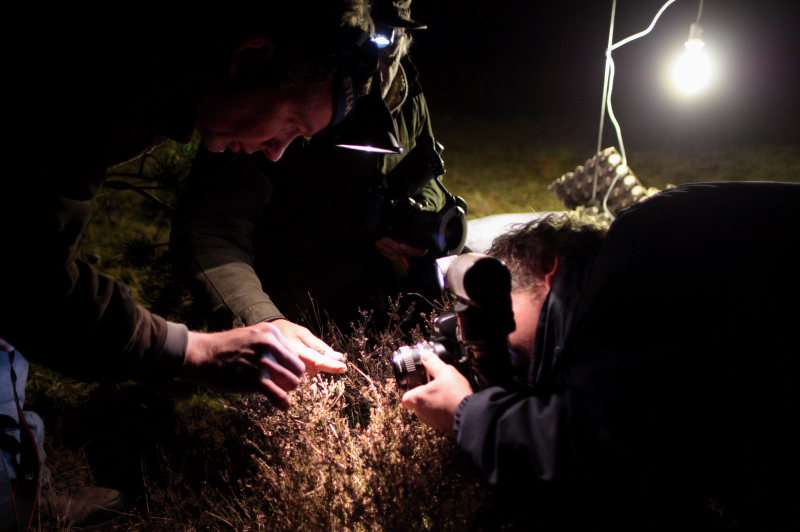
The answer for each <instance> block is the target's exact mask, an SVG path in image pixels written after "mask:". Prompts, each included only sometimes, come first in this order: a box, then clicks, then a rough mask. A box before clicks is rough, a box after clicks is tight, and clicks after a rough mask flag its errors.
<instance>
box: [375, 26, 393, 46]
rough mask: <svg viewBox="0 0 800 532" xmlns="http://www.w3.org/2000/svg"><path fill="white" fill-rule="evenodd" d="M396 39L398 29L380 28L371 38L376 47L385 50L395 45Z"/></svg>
mask: <svg viewBox="0 0 800 532" xmlns="http://www.w3.org/2000/svg"><path fill="white" fill-rule="evenodd" d="M396 37H397V28H388V27H378V28H376V29H375V35H373V36H372V37H370V40H371V41H372V43H373V44H374V45H375V46H376V47H378V48H379V49H383V48H388V47H389V46H391V45H393V44H394V40H395V38H396Z"/></svg>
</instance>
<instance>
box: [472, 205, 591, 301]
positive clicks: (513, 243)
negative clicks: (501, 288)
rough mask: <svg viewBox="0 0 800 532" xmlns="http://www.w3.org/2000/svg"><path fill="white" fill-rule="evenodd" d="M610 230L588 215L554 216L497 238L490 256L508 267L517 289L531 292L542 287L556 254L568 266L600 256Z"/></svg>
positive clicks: (560, 213) (518, 226)
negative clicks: (550, 262) (530, 290)
mask: <svg viewBox="0 0 800 532" xmlns="http://www.w3.org/2000/svg"><path fill="white" fill-rule="evenodd" d="M606 230H607V227H606V226H605V225H604V224H603V223H602V222H599V221H597V219H595V218H592V217H589V216H586V215H581V214H576V213H573V212H558V213H550V214H546V215H544V216H543V217H541V218H537V219H535V220H532V221H531V222H528V223H527V224H520V225H517V226H515V227H514V228H512V229H511V230H510V231H509V232H507V233H505V234H503V235H500V236H499V237H497V238H495V239H494V241H493V242H492V247H491V248H490V249H489V251H488V252H487V253H488V254H489V255H491V256H493V257H497V258H498V259H500V260H502V261H503V262H505V263H506V265H508V268H509V269H510V270H511V280H512V281H511V282H512V289H513V290H527V289H531V288H535V287H536V286H538V285H539V283H540V281H541V280H542V278H544V275H545V273H547V262H548V261H549V260H550V257H552V256H553V255H555V256H557V257H558V258H559V261H560V262H561V263H562V264H568V263H570V262H573V261H579V260H582V259H584V258H588V257H590V256H593V255H594V254H596V253H597V251H598V250H599V249H600V247H601V246H602V245H603V241H604V240H605V234H606Z"/></svg>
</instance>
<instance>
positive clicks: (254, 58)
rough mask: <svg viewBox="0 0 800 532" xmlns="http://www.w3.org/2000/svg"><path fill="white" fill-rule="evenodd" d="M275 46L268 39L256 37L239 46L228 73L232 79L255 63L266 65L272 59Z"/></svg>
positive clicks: (234, 53)
mask: <svg viewBox="0 0 800 532" xmlns="http://www.w3.org/2000/svg"><path fill="white" fill-rule="evenodd" d="M274 51H275V45H274V44H272V41H270V40H269V39H267V38H266V37H256V38H254V39H250V40H249V41H247V42H245V43H243V44H242V45H241V46H239V47H238V48H237V49H236V51H235V52H233V57H232V58H231V66H230V68H229V69H228V73H229V74H230V75H231V76H232V77H234V78H235V77H237V76H238V75H239V72H240V71H241V70H242V69H244V70H245V71H246V70H249V68H248V67H250V66H251V65H253V64H255V63H264V62H266V61H269V60H270V59H271V58H272V54H273V52H274Z"/></svg>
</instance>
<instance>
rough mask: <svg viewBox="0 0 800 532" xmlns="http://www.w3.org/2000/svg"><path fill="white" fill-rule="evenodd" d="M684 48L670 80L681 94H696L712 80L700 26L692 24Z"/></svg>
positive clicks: (709, 62)
mask: <svg viewBox="0 0 800 532" xmlns="http://www.w3.org/2000/svg"><path fill="white" fill-rule="evenodd" d="M685 48H686V49H685V50H684V52H683V55H682V56H681V57H680V58H679V59H678V60H677V61H676V62H675V65H674V67H673V69H672V79H673V82H674V83H675V86H676V87H677V88H678V90H679V91H680V92H682V93H683V94H687V95H691V94H697V93H699V92H701V91H702V90H703V89H705V88H706V87H708V85H709V84H710V83H711V78H712V75H711V71H712V68H711V61H710V60H709V58H708V54H706V51H705V42H703V27H702V26H700V24H696V23H695V24H692V26H691V29H690V30H689V40H687V41H686V44H685Z"/></svg>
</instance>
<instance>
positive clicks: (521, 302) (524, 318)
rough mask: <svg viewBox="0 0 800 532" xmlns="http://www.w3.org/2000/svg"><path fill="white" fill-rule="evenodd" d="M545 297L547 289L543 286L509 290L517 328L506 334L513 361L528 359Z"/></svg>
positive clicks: (531, 351)
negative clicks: (513, 356) (513, 357)
mask: <svg viewBox="0 0 800 532" xmlns="http://www.w3.org/2000/svg"><path fill="white" fill-rule="evenodd" d="M546 298H547V290H545V289H543V287H539V288H538V289H537V288H534V289H530V290H515V291H513V292H511V305H512V308H513V309H514V322H515V323H516V325H517V328H516V329H514V332H512V333H511V334H510V335H508V344H509V347H511V350H512V352H513V353H514V355H515V361H516V360H519V361H520V362H522V361H528V360H530V357H531V355H532V354H533V345H534V343H535V341H536V328H537V327H538V326H539V315H540V314H541V312H542V305H543V304H544V300H545V299H546Z"/></svg>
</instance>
